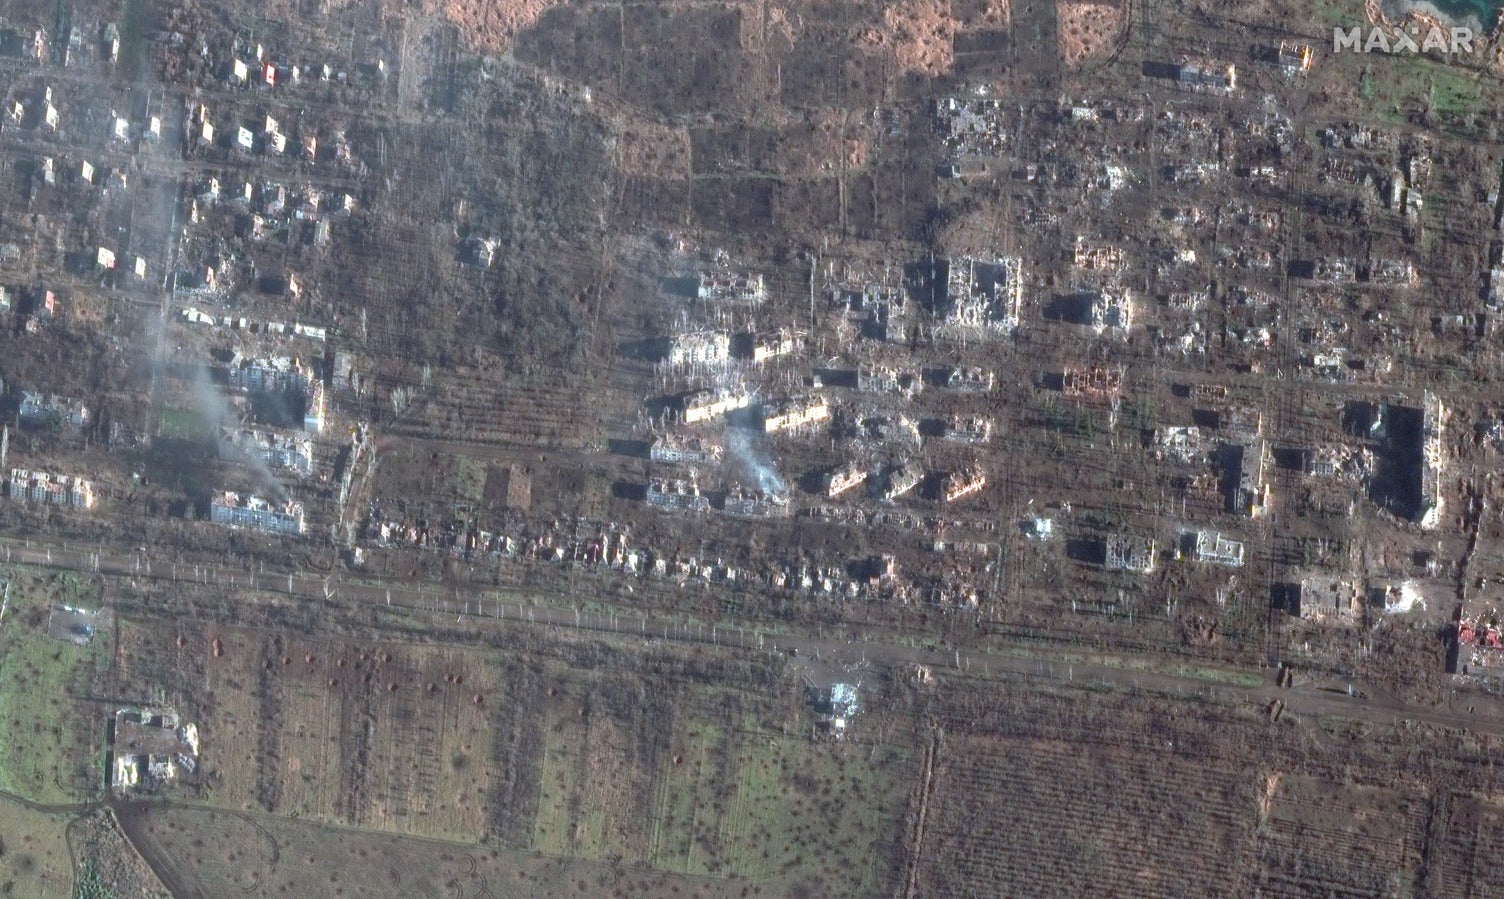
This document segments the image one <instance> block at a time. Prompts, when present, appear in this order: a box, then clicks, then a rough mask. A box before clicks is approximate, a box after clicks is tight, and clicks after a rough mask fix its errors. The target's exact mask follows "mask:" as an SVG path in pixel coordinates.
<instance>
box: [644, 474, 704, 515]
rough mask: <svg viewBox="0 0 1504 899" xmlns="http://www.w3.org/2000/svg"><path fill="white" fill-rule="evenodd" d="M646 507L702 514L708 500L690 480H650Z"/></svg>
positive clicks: (697, 485)
mask: <svg viewBox="0 0 1504 899" xmlns="http://www.w3.org/2000/svg"><path fill="white" fill-rule="evenodd" d="M645 498H646V499H647V502H648V505H650V506H656V507H657V508H659V509H670V510H673V511H680V512H704V511H706V510H708V509H709V508H710V498H709V497H707V496H705V495H704V494H703V493H701V492H700V485H699V484H697V483H695V481H694V479H692V478H688V479H686V478H652V479H651V480H649V481H648V489H647V494H646V497H645Z"/></svg>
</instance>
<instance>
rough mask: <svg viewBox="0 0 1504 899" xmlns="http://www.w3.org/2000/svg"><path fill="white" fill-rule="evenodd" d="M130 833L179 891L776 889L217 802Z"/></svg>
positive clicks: (139, 819) (160, 816)
mask: <svg viewBox="0 0 1504 899" xmlns="http://www.w3.org/2000/svg"><path fill="white" fill-rule="evenodd" d="M127 830H128V831H129V833H130V834H131V837H132V839H133V840H134V841H136V842H137V844H138V845H140V846H142V847H143V849H144V852H145V854H146V855H147V857H148V858H151V859H153V860H154V861H157V862H158V863H161V862H162V860H168V863H169V864H170V866H171V871H170V876H169V877H168V880H169V882H170V883H171V884H172V885H173V887H174V889H175V890H176V891H177V892H176V893H175V895H177V896H179V897H205V899H209V897H218V896H231V895H234V896H242V895H243V896H247V897H268V899H270V897H284V896H329V897H358V896H391V895H401V896H411V897H414V899H425V897H433V899H449V897H453V896H456V895H463V896H494V897H497V899H534V897H538V896H549V897H559V899H565V897H579V899H608V897H621V896H637V897H643V899H648V897H663V896H682V897H685V899H721V897H725V899H731V897H741V896H752V895H764V896H769V895H775V894H774V893H772V892H771V891H768V890H765V889H762V888H760V887H757V886H755V885H754V886H752V887H748V886H747V885H746V884H745V883H733V882H727V881H721V880H715V879H709V878H697V877H687V876H683V875H676V874H668V873H664V872H662V871H654V870H649V869H645V868H640V867H635V866H632V865H629V864H622V863H604V862H596V861H583V860H572V859H559V858H553V857H549V856H546V855H540V854H538V853H533V852H522V851H517V850H510V849H503V848H498V847H494V846H487V847H471V846H464V845H454V844H448V843H440V842H433V841H427V840H420V839H413V838H404V837H396V836H391V835H385V834H376V833H370V832H362V831H355V830H347V829H341V828H332V827H321V826H318V825H314V824H311V823H308V822H305V821H294V820H290V819H288V818H282V817H277V816H267V815H254V814H251V815H240V814H235V813H231V812H224V811H218V810H213V809H196V808H173V807H165V808H153V807H141V808H139V809H137V810H136V811H135V812H134V814H133V815H131V816H129V817H128V819H127Z"/></svg>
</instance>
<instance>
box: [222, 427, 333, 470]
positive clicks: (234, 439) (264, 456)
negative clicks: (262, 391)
mask: <svg viewBox="0 0 1504 899" xmlns="http://www.w3.org/2000/svg"><path fill="white" fill-rule="evenodd" d="M219 456H220V458H222V459H228V460H230V461H240V460H245V459H250V460H253V461H255V462H259V463H261V464H264V465H265V466H267V467H268V468H274V469H280V470H282V471H290V472H292V473H293V474H295V475H297V476H298V477H301V478H306V477H309V476H311V475H312V474H313V471H314V455H313V441H312V440H310V439H309V438H308V437H305V436H303V435H302V434H300V433H280V432H278V431H272V430H268V429H265V428H230V427H225V428H220V434H219Z"/></svg>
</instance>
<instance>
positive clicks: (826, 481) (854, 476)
mask: <svg viewBox="0 0 1504 899" xmlns="http://www.w3.org/2000/svg"><path fill="white" fill-rule="evenodd" d="M867 476H868V472H867V469H866V468H865V467H863V466H861V465H858V464H856V463H854V462H853V463H852V464H850V465H845V466H842V467H840V468H836V469H833V470H831V471H829V472H826V474H825V477H824V478H823V479H822V484H821V486H822V488H823V489H824V491H825V495H826V496H827V497H829V498H831V499H834V498H835V497H837V496H840V495H841V494H842V493H845V492H846V491H848V490H850V489H851V488H853V487H857V486H860V485H861V484H864V483H866V481H867Z"/></svg>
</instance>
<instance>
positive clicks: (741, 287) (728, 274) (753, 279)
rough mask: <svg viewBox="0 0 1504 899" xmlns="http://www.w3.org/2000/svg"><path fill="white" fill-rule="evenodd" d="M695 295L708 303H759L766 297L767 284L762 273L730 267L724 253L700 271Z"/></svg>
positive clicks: (719, 254) (717, 255)
mask: <svg viewBox="0 0 1504 899" xmlns="http://www.w3.org/2000/svg"><path fill="white" fill-rule="evenodd" d="M698 281H699V284H698V287H697V289H696V295H697V296H698V297H699V298H700V299H701V300H704V301H706V302H710V303H743V304H756V303H761V302H762V301H763V300H766V299H767V298H768V286H767V283H766V282H765V281H764V280H763V277H762V275H759V274H754V273H749V272H744V271H740V270H737V269H734V268H732V266H731V264H730V260H729V258H728V257H727V256H726V255H725V254H724V253H718V254H716V257H715V259H714V260H713V261H712V262H711V263H710V264H709V265H707V266H706V267H705V268H704V269H703V270H701V271H700V273H699V276H698Z"/></svg>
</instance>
